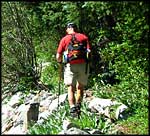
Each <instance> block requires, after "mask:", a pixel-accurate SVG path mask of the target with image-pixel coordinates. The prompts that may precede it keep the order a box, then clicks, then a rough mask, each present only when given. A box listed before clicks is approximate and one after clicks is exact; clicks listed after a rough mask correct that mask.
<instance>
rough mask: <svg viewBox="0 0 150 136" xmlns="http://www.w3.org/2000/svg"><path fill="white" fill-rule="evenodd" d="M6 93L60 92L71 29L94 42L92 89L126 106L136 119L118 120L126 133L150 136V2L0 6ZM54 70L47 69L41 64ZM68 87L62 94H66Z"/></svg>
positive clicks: (3, 80) (25, 3)
mask: <svg viewBox="0 0 150 136" xmlns="http://www.w3.org/2000/svg"><path fill="white" fill-rule="evenodd" d="M1 4H2V7H1V11H2V12H1V17H2V20H1V21H2V24H1V26H2V30H1V32H2V33H1V37H2V55H1V63H2V71H1V72H2V74H1V75H2V86H1V89H2V94H3V95H6V96H7V99H9V98H10V97H11V95H13V94H15V93H16V92H18V91H24V93H30V91H31V90H32V91H37V90H40V89H43V87H46V88H47V89H48V91H50V92H52V93H54V94H55V93H58V88H59V84H58V80H59V74H60V73H59V65H58V63H57V62H56V59H55V54H56V49H57V47H58V44H59V41H60V39H61V38H62V37H63V36H65V34H66V32H65V28H66V24H67V23H69V22H74V23H76V24H77V26H78V28H79V32H81V33H85V34H86V35H87V36H88V37H89V41H90V44H91V46H92V59H91V62H92V65H91V67H90V77H89V83H88V86H87V88H90V89H92V90H93V92H94V95H95V96H100V97H102V98H111V99H115V100H118V101H121V102H122V103H124V104H126V105H127V106H128V107H129V108H130V113H131V117H130V118H128V119H127V120H124V121H120V122H119V121H118V123H119V124H121V125H122V126H123V128H124V131H125V133H126V134H148V100H149V96H148V72H149V67H148V62H149V58H148V37H149V35H148V34H149V18H148V14H149V6H150V5H149V3H148V2H143V1H129V2H127V1H122V2H119V1H118V2H117V1H116V2H115V1H112V2H111V1H109V2H102V1H97V2H96V1H83V2H81V1H80V2H78V1H77V2H71V1H70V2H69V1H68V2H67V1H66V2H65V1H55V2H1ZM45 63H48V64H49V65H48V66H47V67H46V68H45V69H42V64H45ZM64 92H65V88H63V89H62V90H61V92H60V93H64Z"/></svg>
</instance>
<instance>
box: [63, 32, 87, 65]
mask: <svg viewBox="0 0 150 136" xmlns="http://www.w3.org/2000/svg"><path fill="white" fill-rule="evenodd" d="M76 59H85V60H86V59H87V42H86V41H83V42H79V41H78V40H77V39H76V37H75V34H72V39H71V41H70V43H69V45H68V48H67V50H66V51H65V52H64V62H65V63H68V62H70V61H72V60H76Z"/></svg>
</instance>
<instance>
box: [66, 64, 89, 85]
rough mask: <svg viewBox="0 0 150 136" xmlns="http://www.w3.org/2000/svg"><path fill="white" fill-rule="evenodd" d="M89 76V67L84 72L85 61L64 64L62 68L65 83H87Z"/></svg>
mask: <svg viewBox="0 0 150 136" xmlns="http://www.w3.org/2000/svg"><path fill="white" fill-rule="evenodd" d="M88 76H89V67H88V69H87V72H86V63H81V64H69V63H68V64H66V65H65V68H64V83H65V85H73V86H75V85H76V82H79V83H80V84H82V85H87V80H88Z"/></svg>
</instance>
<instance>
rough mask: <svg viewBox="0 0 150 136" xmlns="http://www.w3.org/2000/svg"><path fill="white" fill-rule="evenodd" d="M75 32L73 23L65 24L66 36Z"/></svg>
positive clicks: (75, 27) (75, 28)
mask: <svg viewBox="0 0 150 136" xmlns="http://www.w3.org/2000/svg"><path fill="white" fill-rule="evenodd" d="M76 30H77V26H76V24H74V23H68V24H67V28H66V32H67V33H68V34H71V33H73V32H75V31H76Z"/></svg>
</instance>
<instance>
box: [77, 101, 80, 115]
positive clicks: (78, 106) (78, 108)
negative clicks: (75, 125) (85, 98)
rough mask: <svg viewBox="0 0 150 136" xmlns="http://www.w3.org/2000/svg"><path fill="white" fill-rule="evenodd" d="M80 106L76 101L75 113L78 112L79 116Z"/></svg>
mask: <svg viewBox="0 0 150 136" xmlns="http://www.w3.org/2000/svg"><path fill="white" fill-rule="evenodd" d="M80 108H81V103H77V104H76V110H77V113H78V115H79V116H80V114H81V110H80Z"/></svg>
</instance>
